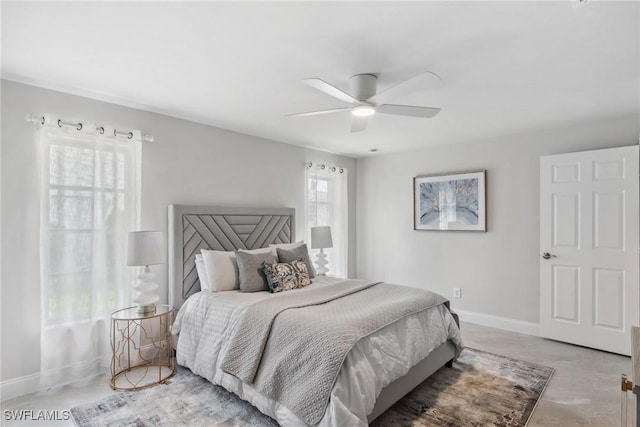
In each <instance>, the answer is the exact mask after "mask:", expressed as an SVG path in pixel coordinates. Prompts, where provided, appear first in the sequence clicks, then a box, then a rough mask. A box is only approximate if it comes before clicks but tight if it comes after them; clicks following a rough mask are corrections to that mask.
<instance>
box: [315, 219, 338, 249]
mask: <svg viewBox="0 0 640 427" xmlns="http://www.w3.org/2000/svg"><path fill="white" fill-rule="evenodd" d="M332 247H333V240H332V239H331V227H329V226H328V225H327V226H324V227H312V228H311V249H325V248H332Z"/></svg>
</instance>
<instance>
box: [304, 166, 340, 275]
mask: <svg viewBox="0 0 640 427" xmlns="http://www.w3.org/2000/svg"><path fill="white" fill-rule="evenodd" d="M306 169H307V173H306V195H307V196H306V209H307V215H306V219H307V224H306V241H307V242H309V243H310V244H309V247H311V243H312V242H311V228H312V227H318V226H326V225H328V226H330V227H331V236H332V240H333V248H329V249H324V252H325V253H326V254H327V261H328V262H329V265H328V266H327V267H328V268H329V273H328V274H329V275H332V276H338V277H347V274H348V226H347V224H348V199H347V191H348V189H347V188H348V187H347V170H346V169H345V168H340V167H334V166H328V165H323V164H320V165H315V164H312V163H308V164H307V168H306Z"/></svg>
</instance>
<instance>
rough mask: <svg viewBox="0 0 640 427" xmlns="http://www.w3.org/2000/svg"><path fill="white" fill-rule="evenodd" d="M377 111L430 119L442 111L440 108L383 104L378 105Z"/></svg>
mask: <svg viewBox="0 0 640 427" xmlns="http://www.w3.org/2000/svg"><path fill="white" fill-rule="evenodd" d="M376 111H377V112H378V113H383V114H396V115H398V116H412V117H422V118H425V119H430V118H431V117H433V116H435V115H436V114H438V113H439V112H440V108H431V107H417V106H414V105H393V104H382V105H378V106H377V107H376Z"/></svg>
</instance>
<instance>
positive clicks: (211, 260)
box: [200, 249, 240, 292]
mask: <svg viewBox="0 0 640 427" xmlns="http://www.w3.org/2000/svg"><path fill="white" fill-rule="evenodd" d="M200 252H201V253H202V260H203V261H204V268H205V271H206V275H207V278H208V280H209V290H210V291H213V292H219V291H233V290H234V289H240V282H239V280H238V264H237V262H236V255H235V253H234V252H225V251H210V250H207V249H202V250H200Z"/></svg>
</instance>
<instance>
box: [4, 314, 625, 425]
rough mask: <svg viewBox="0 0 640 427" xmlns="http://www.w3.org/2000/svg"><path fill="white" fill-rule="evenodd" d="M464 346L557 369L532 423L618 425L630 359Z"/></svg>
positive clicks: (8, 406) (489, 337) (53, 403)
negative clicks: (622, 376) (623, 380)
mask: <svg viewBox="0 0 640 427" xmlns="http://www.w3.org/2000/svg"><path fill="white" fill-rule="evenodd" d="M462 331H463V339H464V342H465V345H467V346H469V347H473V348H477V349H480V350H485V351H490V352H493V353H497V354H501V355H505V356H509V357H513V358H516V359H522V360H528V361H531V362H535V363H539V364H542V365H546V366H551V367H553V368H555V369H556V371H555V373H554V374H553V377H552V378H551V381H550V383H549V385H548V386H547V389H546V390H545V392H544V394H543V397H542V399H541V400H540V402H539V404H538V407H537V409H536V410H535V412H534V414H533V416H532V418H531V420H530V422H529V426H530V427H537V426H562V427H572V426H602V427H617V426H620V374H622V373H627V374H629V376H630V374H631V359H630V358H628V357H623V356H618V355H614V354H610V353H605V352H601V351H596V350H590V349H587V348H583V347H577V346H573V345H569V344H564V343H560V342H555V341H550V340H545V339H542V338H538V337H533V336H529V335H522V334H517V333H513V332H508V331H503V330H500V329H493V328H488V327H484V326H479V325H473V324H469V323H463V324H462ZM109 393H114V392H113V391H112V390H111V389H110V388H109V386H108V378H107V377H106V376H101V377H98V378H94V379H93V380H91V381H88V382H87V383H86V384H84V385H83V386H81V387H79V386H76V387H73V386H66V387H63V388H61V389H58V390H52V391H45V392H39V393H35V394H31V395H27V396H23V397H19V398H16V399H12V400H8V401H5V402H2V404H1V407H2V425H3V426H7V427H10V426H18V427H27V426H40V427H43V426H49V425H51V426H54V427H66V426H73V422H72V421H71V420H68V421H55V422H54V421H49V422H42V421H32V422H27V421H11V420H7V419H6V416H5V411H6V410H18V409H31V410H34V411H35V410H45V409H48V410H58V411H60V414H62V412H61V411H63V410H68V409H69V408H71V407H72V406H76V405H79V404H83V403H89V402H92V401H94V400H97V399H99V398H101V397H103V396H105V395H107V394H109ZM632 396H633V395H632V394H630V393H629V397H628V399H629V400H628V402H629V415H630V416H629V421H628V425H629V426H635V418H634V417H633V415H632V414H634V413H635V404H634V402H633V401H634V400H635V399H632Z"/></svg>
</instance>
